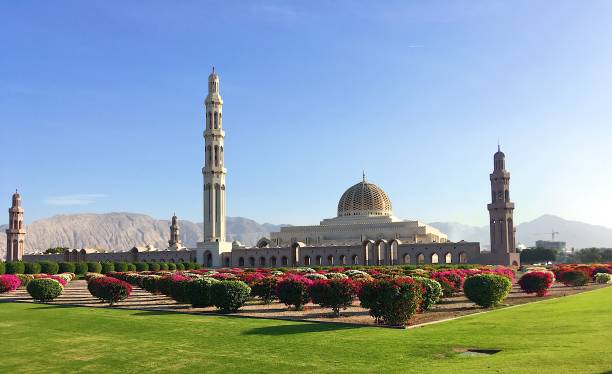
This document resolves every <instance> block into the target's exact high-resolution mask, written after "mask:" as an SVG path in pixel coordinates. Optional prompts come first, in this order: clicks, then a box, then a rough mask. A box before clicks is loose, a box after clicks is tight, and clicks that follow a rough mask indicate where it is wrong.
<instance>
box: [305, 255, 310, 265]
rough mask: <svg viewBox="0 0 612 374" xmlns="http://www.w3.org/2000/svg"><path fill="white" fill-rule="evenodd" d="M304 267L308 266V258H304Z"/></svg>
mask: <svg viewBox="0 0 612 374" xmlns="http://www.w3.org/2000/svg"><path fill="white" fill-rule="evenodd" d="M304 265H306V266H310V256H306V257H304Z"/></svg>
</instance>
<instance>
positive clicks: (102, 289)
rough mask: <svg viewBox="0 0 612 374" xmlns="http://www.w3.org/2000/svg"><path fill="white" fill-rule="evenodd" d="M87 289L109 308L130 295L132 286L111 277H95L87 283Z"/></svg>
mask: <svg viewBox="0 0 612 374" xmlns="http://www.w3.org/2000/svg"><path fill="white" fill-rule="evenodd" d="M87 289H88V290H89V292H90V293H91V294H92V296H94V297H96V298H98V299H100V300H102V301H106V302H108V303H109V304H110V305H111V306H112V305H113V304H114V303H116V302H118V301H121V300H124V299H126V298H127V297H128V296H130V294H131V293H132V286H131V285H130V284H129V283H127V282H124V281H122V280H119V279H117V278H113V277H96V278H92V279H90V280H89V281H88V282H87Z"/></svg>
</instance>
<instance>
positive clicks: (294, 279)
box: [276, 274, 313, 310]
mask: <svg viewBox="0 0 612 374" xmlns="http://www.w3.org/2000/svg"><path fill="white" fill-rule="evenodd" d="M312 283H313V282H312V281H311V280H310V279H308V278H304V277H303V276H301V275H296V274H291V275H288V276H286V277H284V278H282V279H281V280H279V281H278V283H277V284H276V295H277V296H278V299H279V300H280V301H281V302H282V303H284V304H285V305H287V306H290V305H293V306H294V307H295V310H302V309H303V308H304V304H306V303H307V302H308V300H309V298H310V297H309V294H308V288H309V287H310V285H312Z"/></svg>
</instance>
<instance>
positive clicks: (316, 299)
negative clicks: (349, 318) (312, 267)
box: [309, 278, 355, 316]
mask: <svg viewBox="0 0 612 374" xmlns="http://www.w3.org/2000/svg"><path fill="white" fill-rule="evenodd" d="M309 293H310V297H311V299H312V302H313V303H315V304H319V305H320V306H322V307H323V308H331V309H332V311H333V312H334V316H339V315H340V309H346V308H348V307H349V306H350V305H351V303H352V302H353V298H354V297H355V287H354V286H353V282H352V281H351V280H350V279H342V278H336V279H325V280H323V279H321V280H317V281H315V282H314V283H313V284H312V285H311V286H310V288H309Z"/></svg>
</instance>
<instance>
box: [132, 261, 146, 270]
mask: <svg viewBox="0 0 612 374" xmlns="http://www.w3.org/2000/svg"><path fill="white" fill-rule="evenodd" d="M134 265H136V271H148V270H149V264H147V263H146V262H137V263H135V264H134Z"/></svg>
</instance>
